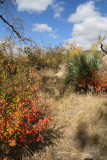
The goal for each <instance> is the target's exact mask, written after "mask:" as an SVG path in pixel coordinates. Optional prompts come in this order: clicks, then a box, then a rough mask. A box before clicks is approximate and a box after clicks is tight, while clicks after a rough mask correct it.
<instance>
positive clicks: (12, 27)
mask: <svg viewBox="0 0 107 160" xmlns="http://www.w3.org/2000/svg"><path fill="white" fill-rule="evenodd" d="M0 18H1V19H2V20H3V22H4V23H6V24H7V25H8V26H9V27H10V28H11V29H12V30H13V32H14V33H16V35H17V36H18V38H20V39H22V36H21V35H20V33H19V32H17V31H16V29H15V28H14V26H13V25H12V24H10V23H9V22H8V21H7V20H6V19H4V18H3V16H2V15H0Z"/></svg>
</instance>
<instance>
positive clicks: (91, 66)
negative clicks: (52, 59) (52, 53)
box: [66, 53, 102, 92]
mask: <svg viewBox="0 0 107 160" xmlns="http://www.w3.org/2000/svg"><path fill="white" fill-rule="evenodd" d="M101 67H102V60H101V57H100V55H99V54H96V53H82V54H79V55H74V56H73V57H72V59H71V60H69V62H68V64H67V70H68V74H67V76H66V83H67V84H71V85H72V86H74V88H75V90H76V91H81V89H82V90H83V91H85V92H87V91H88V88H89V85H91V86H93V87H94V88H95V87H96V85H98V83H99V78H100V77H99V74H98V72H99V71H100V69H101ZM96 75H97V77H96Z"/></svg>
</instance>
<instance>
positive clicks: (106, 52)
mask: <svg viewBox="0 0 107 160" xmlns="http://www.w3.org/2000/svg"><path fill="white" fill-rule="evenodd" d="M100 48H101V50H102V51H103V52H104V53H106V54H107V51H106V50H105V49H104V48H103V44H101V46H100Z"/></svg>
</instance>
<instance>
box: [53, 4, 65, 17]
mask: <svg viewBox="0 0 107 160" xmlns="http://www.w3.org/2000/svg"><path fill="white" fill-rule="evenodd" d="M62 4H63V2H59V3H56V4H52V8H53V9H54V18H60V17H61V13H62V12H63V11H64V7H63V6H62Z"/></svg>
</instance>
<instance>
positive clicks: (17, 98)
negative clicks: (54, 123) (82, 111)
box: [0, 68, 51, 146]
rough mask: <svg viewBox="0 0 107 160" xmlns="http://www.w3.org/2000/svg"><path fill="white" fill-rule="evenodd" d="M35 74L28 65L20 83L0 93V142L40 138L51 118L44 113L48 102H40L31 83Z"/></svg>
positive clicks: (27, 140)
mask: <svg viewBox="0 0 107 160" xmlns="http://www.w3.org/2000/svg"><path fill="white" fill-rule="evenodd" d="M35 76H36V74H35V73H34V72H33V68H30V74H29V77H28V79H27V80H26V81H25V82H23V83H22V84H21V85H20V86H17V84H15V85H13V82H11V80H10V81H9V83H8V85H9V86H8V88H7V89H6V90H5V91H4V92H2V93H1V94H0V141H1V142H2V143H8V144H9V145H10V146H15V145H17V144H23V143H24V142H27V143H31V142H32V141H37V142H38V141H40V140H42V139H43V137H42V135H41V132H42V131H43V130H44V129H47V128H48V126H49V122H50V120H51V116H50V115H46V112H45V111H46V110H47V109H48V107H49V105H47V104H44V103H43V101H42V98H41V96H40V95H39V93H38V92H37V91H38V86H35V84H34V83H32V82H33V80H34V78H35Z"/></svg>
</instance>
